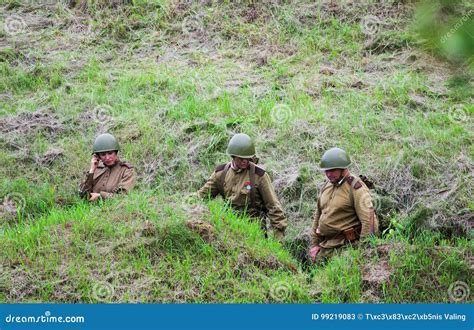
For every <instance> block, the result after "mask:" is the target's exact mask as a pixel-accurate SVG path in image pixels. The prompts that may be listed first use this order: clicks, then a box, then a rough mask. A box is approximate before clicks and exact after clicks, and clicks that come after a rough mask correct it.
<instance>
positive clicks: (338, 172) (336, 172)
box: [324, 168, 344, 183]
mask: <svg viewBox="0 0 474 330" xmlns="http://www.w3.org/2000/svg"><path fill="white" fill-rule="evenodd" d="M343 172H344V169H340V168H335V169H333V170H327V171H325V172H324V173H325V174H326V177H327V178H328V180H329V181H330V182H331V183H336V182H338V181H339V180H340V179H341V176H342V173H343Z"/></svg>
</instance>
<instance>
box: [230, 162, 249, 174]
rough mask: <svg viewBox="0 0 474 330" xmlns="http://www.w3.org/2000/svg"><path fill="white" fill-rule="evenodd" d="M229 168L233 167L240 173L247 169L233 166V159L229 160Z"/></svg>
mask: <svg viewBox="0 0 474 330" xmlns="http://www.w3.org/2000/svg"><path fill="white" fill-rule="evenodd" d="M230 168H231V169H233V170H234V172H235V173H242V172H243V171H245V170H247V169H241V168H238V167H237V166H235V164H234V161H231V162H230Z"/></svg>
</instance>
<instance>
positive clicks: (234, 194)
mask: <svg viewBox="0 0 474 330" xmlns="http://www.w3.org/2000/svg"><path fill="white" fill-rule="evenodd" d="M224 168H225V165H220V166H218V167H217V168H216V170H215V171H214V173H213V174H212V175H211V177H210V178H209V179H208V180H207V182H206V184H205V185H204V186H203V187H202V188H201V189H200V190H199V191H198V195H199V196H200V197H201V198H205V197H207V196H210V197H212V198H214V197H216V196H217V195H219V194H220V191H219V184H220V182H222V181H221V180H222V179H224V180H223V181H224V186H223V188H224V196H222V197H223V198H224V199H225V200H227V201H229V202H230V204H231V205H232V207H233V208H235V209H237V210H239V211H244V210H247V213H248V214H249V215H250V216H252V217H257V218H262V212H263V213H265V214H266V215H267V216H268V218H269V219H270V224H271V226H272V227H273V228H274V229H277V230H280V231H284V230H285V228H286V226H287V225H288V223H287V219H286V216H285V212H284V211H283V207H282V206H281V204H280V201H279V200H278V197H277V195H276V193H275V190H274V189H273V185H272V182H271V179H270V176H269V175H268V173H266V172H265V170H264V169H262V168H261V167H258V166H255V181H256V182H255V183H254V185H255V187H252V186H251V185H250V170H249V169H246V170H242V169H238V170H235V169H232V168H229V169H228V170H227V172H226V171H225V170H224ZM224 173H226V176H225V178H222V175H223V174H224ZM251 189H256V193H255V201H254V207H252V206H251V205H250V191H251Z"/></svg>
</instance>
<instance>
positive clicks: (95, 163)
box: [89, 154, 99, 173]
mask: <svg viewBox="0 0 474 330" xmlns="http://www.w3.org/2000/svg"><path fill="white" fill-rule="evenodd" d="M98 165H99V157H97V155H95V154H94V156H92V159H91V169H90V170H89V172H90V173H94V172H95V170H96V169H97V166H98Z"/></svg>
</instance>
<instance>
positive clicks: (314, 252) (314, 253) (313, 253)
mask: <svg viewBox="0 0 474 330" xmlns="http://www.w3.org/2000/svg"><path fill="white" fill-rule="evenodd" d="M319 250H321V247H320V246H319V245H316V246H313V247H312V248H311V249H309V257H310V258H311V261H312V262H314V261H315V260H316V256H317V255H318V253H319Z"/></svg>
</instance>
